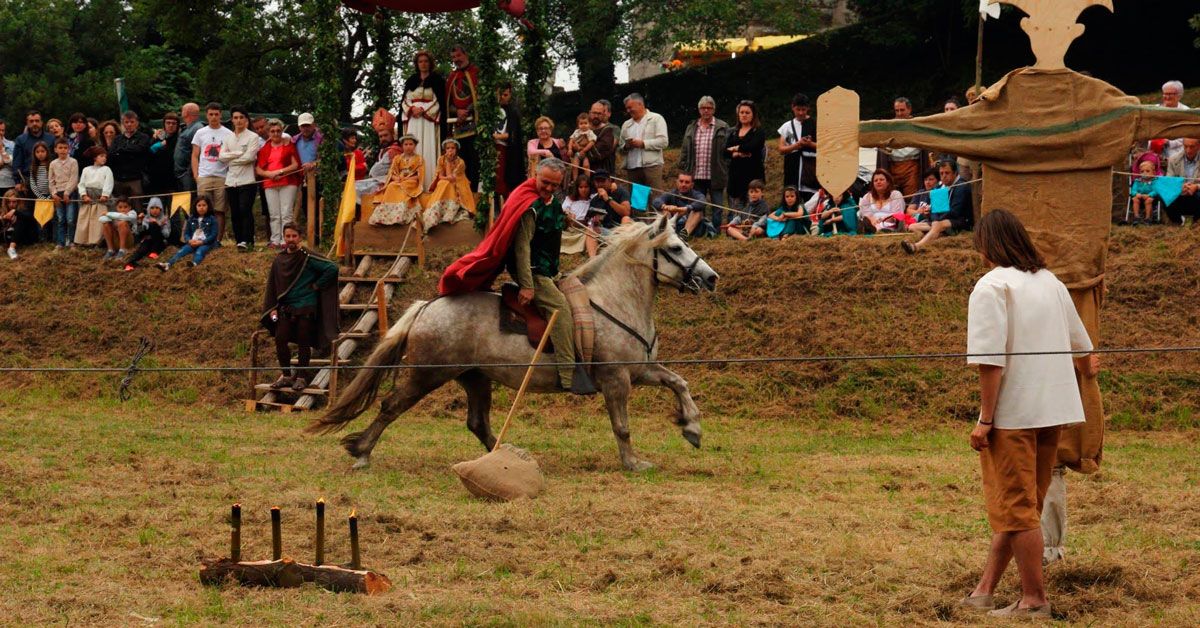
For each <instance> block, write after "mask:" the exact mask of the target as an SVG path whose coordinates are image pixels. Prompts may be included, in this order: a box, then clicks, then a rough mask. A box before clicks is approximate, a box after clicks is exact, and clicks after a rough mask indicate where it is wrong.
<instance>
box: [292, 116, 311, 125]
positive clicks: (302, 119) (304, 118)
mask: <svg viewBox="0 0 1200 628" xmlns="http://www.w3.org/2000/svg"><path fill="white" fill-rule="evenodd" d="M312 123H313V115H312V114H311V113H302V114H300V116H299V117H297V118H296V124H299V125H300V126H304V125H306V124H312Z"/></svg>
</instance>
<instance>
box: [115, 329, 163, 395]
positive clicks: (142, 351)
mask: <svg viewBox="0 0 1200 628" xmlns="http://www.w3.org/2000/svg"><path fill="white" fill-rule="evenodd" d="M153 350H154V342H153V341H151V340H150V339H149V338H146V337H145V336H142V339H141V341H140V342H139V344H138V350H137V352H136V353H134V354H133V361H132V362H130V363H129V368H127V369H125V377H123V378H121V389H120V391H119V392H118V396H119V397H120V398H121V402H122V403H124V402H126V401H129V399H130V398H131V397H133V393H131V392H129V387H130V386H132V385H133V378H134V377H135V376H136V375H137V374H138V371H139V370H140V369H139V368H138V363H140V362H141V361H142V358H144V357H146V355H147V354H149V353H150V352H151V351H153Z"/></svg>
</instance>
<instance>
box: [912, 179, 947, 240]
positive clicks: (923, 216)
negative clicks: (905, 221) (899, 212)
mask: <svg viewBox="0 0 1200 628" xmlns="http://www.w3.org/2000/svg"><path fill="white" fill-rule="evenodd" d="M938 183H940V179H939V178H938V173H937V171H936V170H930V171H928V172H926V173H925V181H924V184H925V187H923V188H921V191H920V192H917V194H916V196H914V197H912V199H911V200H910V201H909V203H908V207H907V208H906V209H905V212H907V213H908V215H909V216H912V218H913V219H914V220H915V222H913V223H911V224H909V225H908V230H909V231H912V232H915V233H926V232H928V231H929V229H930V220H931V219H930V213H929V212H930V209H931V208H932V207H933V200H932V199H930V197H929V193H930V192H932V191H933V189H934V188H936V187H937V186H938Z"/></svg>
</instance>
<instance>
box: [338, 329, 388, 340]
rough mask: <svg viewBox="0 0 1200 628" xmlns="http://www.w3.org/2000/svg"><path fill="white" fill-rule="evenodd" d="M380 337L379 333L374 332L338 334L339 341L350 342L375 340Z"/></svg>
mask: <svg viewBox="0 0 1200 628" xmlns="http://www.w3.org/2000/svg"><path fill="white" fill-rule="evenodd" d="M378 335H379V333H378V332H374V331H346V332H342V333H340V334H338V340H349V339H351V338H354V339H359V340H361V339H363V338H373V337H375V336H378Z"/></svg>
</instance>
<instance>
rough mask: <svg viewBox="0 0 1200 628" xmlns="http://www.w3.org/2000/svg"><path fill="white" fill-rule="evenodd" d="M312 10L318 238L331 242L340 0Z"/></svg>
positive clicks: (336, 192) (318, 3)
mask: <svg viewBox="0 0 1200 628" xmlns="http://www.w3.org/2000/svg"><path fill="white" fill-rule="evenodd" d="M311 6H312V10H313V16H312V17H313V19H312V24H313V69H314V70H315V72H314V74H315V78H314V79H313V98H314V101H315V102H314V105H315V106H314V107H313V109H314V111H313V115H314V117H315V118H316V121H317V127H318V128H319V129H321V133H322V135H323V137H324V139H323V140H322V141H321V145H320V148H319V150H318V153H317V157H318V159H319V162H320V167H319V169H318V171H317V180H318V182H319V183H318V185H319V187H320V190H321V197H322V198H323V199H324V201H325V210H324V214H323V215H322V216H321V231H320V233H321V235H320V236H319V237H318V239H320V240H322V242H324V243H325V244H331V243H330V242H328V241H327V240H326V238H332V237H333V230H334V226H335V222H336V220H337V214H338V206H339V204H340V201H341V197H342V184H343V182H342V178H341V176H339V174H338V164H339V163H340V160H341V159H342V151H341V150H340V149H339V148H338V143H339V142H338V140H339V139H340V138H339V133H340V130H341V124H340V123H339V122H338V93H339V91H340V83H339V81H340V80H341V66H340V62H341V35H342V20H341V10H342V8H341V6H342V3H341V1H340V0H312V4H311Z"/></svg>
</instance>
